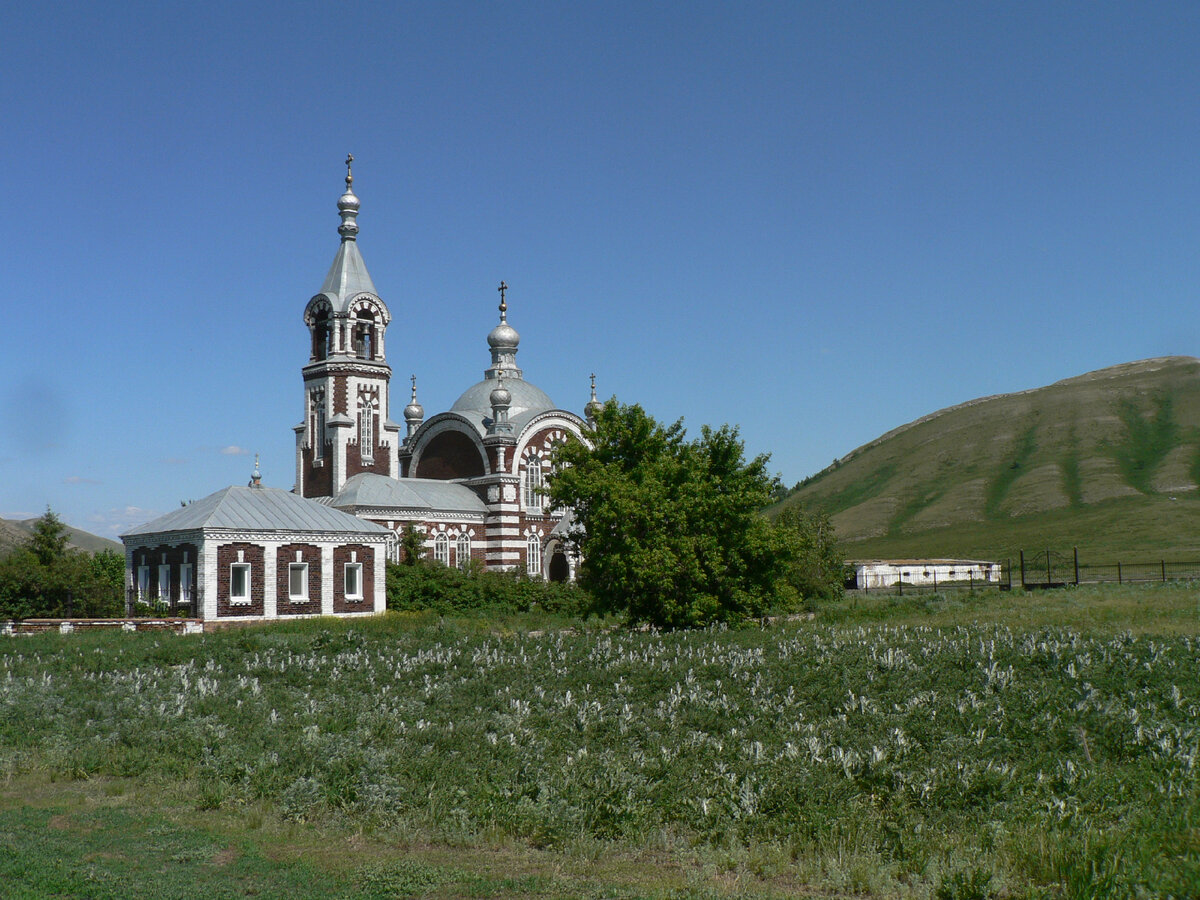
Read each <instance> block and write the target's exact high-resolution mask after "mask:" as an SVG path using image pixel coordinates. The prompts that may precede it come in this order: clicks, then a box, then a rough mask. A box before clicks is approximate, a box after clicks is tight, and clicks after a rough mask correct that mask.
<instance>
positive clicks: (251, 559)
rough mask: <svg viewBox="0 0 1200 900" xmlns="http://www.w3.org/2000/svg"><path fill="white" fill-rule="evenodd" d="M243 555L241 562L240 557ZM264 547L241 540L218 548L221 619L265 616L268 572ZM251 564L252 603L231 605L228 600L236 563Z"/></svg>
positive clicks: (218, 596) (218, 604) (218, 606)
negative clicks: (266, 576) (264, 591)
mask: <svg viewBox="0 0 1200 900" xmlns="http://www.w3.org/2000/svg"><path fill="white" fill-rule="evenodd" d="M239 553H241V558H240V559H239V556H238V554H239ZM264 555H265V554H264V553H263V548H262V547H260V546H258V545H256V544H250V543H246V542H245V541H238V542H236V543H233V544H222V545H221V546H220V547H218V548H217V615H218V616H262V615H263V614H264V613H263V585H264V581H265V579H264V574H265V569H264V566H263V558H264ZM237 562H243V563H249V564H250V602H249V603H231V602H230V598H229V586H230V585H229V582H230V571H231V568H232V566H233V564H234V563H237Z"/></svg>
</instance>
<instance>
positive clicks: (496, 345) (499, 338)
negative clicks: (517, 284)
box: [487, 281, 521, 355]
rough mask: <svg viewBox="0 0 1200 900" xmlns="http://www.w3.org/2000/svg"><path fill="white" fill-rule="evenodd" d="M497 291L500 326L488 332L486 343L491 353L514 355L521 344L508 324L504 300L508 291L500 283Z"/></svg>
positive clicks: (502, 283)
mask: <svg viewBox="0 0 1200 900" xmlns="http://www.w3.org/2000/svg"><path fill="white" fill-rule="evenodd" d="M499 290H500V324H499V325H497V326H496V327H495V328H493V329H492V330H491V331H489V332H488V336H487V342H488V346H489V347H491V348H492V350H493V351H495V350H500V351H507V352H509V353H513V354H515V353H516V352H517V345H518V344H520V343H521V335H519V334H517V329H515V328H513V327H512V326H511V325H509V324H508V303H506V302H505V300H504V293H505V291H507V290H508V285H507V284H505V283H504V282H503V281H501V282H500V288H499ZM493 355H494V354H493Z"/></svg>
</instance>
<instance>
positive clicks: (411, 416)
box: [404, 375, 425, 438]
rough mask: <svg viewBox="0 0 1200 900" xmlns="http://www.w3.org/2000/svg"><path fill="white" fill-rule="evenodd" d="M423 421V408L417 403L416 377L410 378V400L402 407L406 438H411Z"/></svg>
mask: <svg viewBox="0 0 1200 900" xmlns="http://www.w3.org/2000/svg"><path fill="white" fill-rule="evenodd" d="M424 420H425V407H423V406H422V405H421V404H420V403H418V402H417V376H416V375H414V376H413V377H412V400H410V401H409V404H408V406H406V407H404V421H405V423H406V424H407V425H408V437H410V438H411V437H412V436H413V434H415V433H416V430H417V429H418V428H420V427H421V423H422V422H423V421H424Z"/></svg>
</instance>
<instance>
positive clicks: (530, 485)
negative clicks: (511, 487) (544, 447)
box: [522, 456, 543, 512]
mask: <svg viewBox="0 0 1200 900" xmlns="http://www.w3.org/2000/svg"><path fill="white" fill-rule="evenodd" d="M541 486H542V461H541V460H540V459H538V458H537V457H536V456H531V457H530V458H529V459H527V460H525V484H524V491H523V492H522V493H524V495H525V496H524V502H525V508H526V509H531V510H536V511H537V512H541V511H542V499H543V498H542V495H541V494H540V493H539V491H538V489H539V488H540V487H541Z"/></svg>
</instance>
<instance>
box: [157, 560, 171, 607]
mask: <svg viewBox="0 0 1200 900" xmlns="http://www.w3.org/2000/svg"><path fill="white" fill-rule="evenodd" d="M164 582H165V583H164ZM158 599H159V600H170V599H171V564H170V563H163V564H162V565H160V566H159V567H158Z"/></svg>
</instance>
